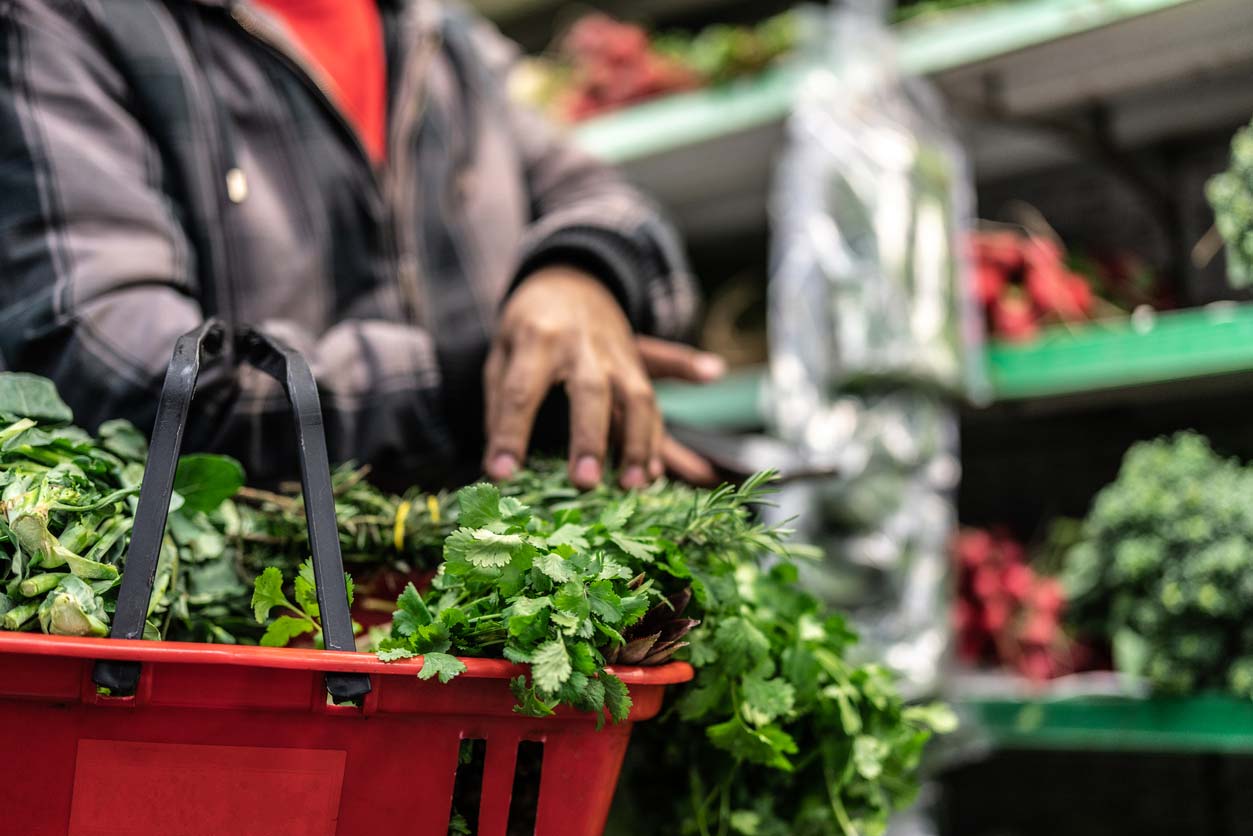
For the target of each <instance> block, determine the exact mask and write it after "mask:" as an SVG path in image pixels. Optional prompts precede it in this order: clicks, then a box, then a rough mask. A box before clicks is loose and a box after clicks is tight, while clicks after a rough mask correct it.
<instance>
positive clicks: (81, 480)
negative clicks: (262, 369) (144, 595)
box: [0, 372, 247, 641]
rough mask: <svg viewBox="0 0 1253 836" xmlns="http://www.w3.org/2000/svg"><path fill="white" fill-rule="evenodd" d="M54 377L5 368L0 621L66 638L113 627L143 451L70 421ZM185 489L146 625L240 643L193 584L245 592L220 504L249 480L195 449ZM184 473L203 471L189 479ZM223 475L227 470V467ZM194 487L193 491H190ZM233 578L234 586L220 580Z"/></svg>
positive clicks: (120, 431)
mask: <svg viewBox="0 0 1253 836" xmlns="http://www.w3.org/2000/svg"><path fill="white" fill-rule="evenodd" d="M71 420H73V416H72V414H71V413H70V410H69V408H68V407H67V406H66V405H65V403H64V402H63V401H62V400H61V398H60V397H59V396H58V395H57V392H56V389H55V387H54V386H53V385H52V383H51V382H50V381H48V380H45V379H43V378H39V377H35V376H33V375H27V374H18V373H11V372H6V373H0V589H2V590H3V598H4V601H5V607H4V613H3V620H0V627H2V628H3V629H6V630H23V629H36V628H37V629H41V630H43V631H45V632H49V633H56V634H62V635H80V636H82V635H92V636H102V635H105V634H106V633H107V632H108V625H109V622H110V614H111V613H112V611H113V609H114V607H115V605H116V599H117V591H118V586H119V584H118V580H119V577H120V573H121V570H122V568H123V564H124V561H125V555H126V551H127V549H128V547H129V545H130V535H131V530H132V528H133V526H134V511H135V507H136V502H137V498H136V497H137V494H138V492H139V483H140V480H141V478H142V476H143V471H144V463H145V459H146V457H147V444H146V442H145V441H144V438H143V435H142V434H141V433H140V432H139V431H138V430H136V429H135V428H134V427H133V426H131V425H130V424H128V423H126V422H125V421H108V422H105V423H104V424H103V425H101V427H100V435H99V438H98V439H95V438H92V437H91V436H90V435H89V434H88V433H86V432H84V431H83V430H81V429H79V428H77V427H74V426H70V425H69V424H68V422H69V421H71ZM179 473H180V474H183V475H182V476H181V477H180V478H181V479H182V484H183V486H184V488H185V489H187V491H188V493H187V496H181V495H179V494H176V495H175V496H174V498H173V501H172V502H171V511H170V517H169V524H168V530H167V536H166V538H165V540H164V542H163V543H162V546H161V553H160V557H159V560H158V564H157V570H156V579H155V582H154V587H153V595H152V598H151V603H150V605H149V611H148V614H149V623H148V625H147V630H146V633H147V634H148V635H150V636H153V637H157V636H160V635H174V636H177V637H180V638H181V637H195V636H204V637H216V638H217V639H218V640H223V641H225V640H234V636H233V635H231V634H230V633H228V632H226V631H225V630H224V628H223V627H222V626H221V625H220V624H219V623H217V622H218V619H217V615H218V614H217V613H215V612H212V611H210V610H209V609H208V608H206V607H205V606H204V605H205V604H206V603H208V601H207V600H206V599H205V598H204V597H203V596H202V595H198V591H199V590H202V589H203V588H205V587H207V586H209V585H210V584H218V585H219V586H222V587H223V588H224V589H225V590H227V593H228V594H229V595H232V596H235V597H236V598H239V597H242V596H245V595H246V594H247V593H246V590H245V587H244V585H243V583H242V582H241V581H240V579H239V577H238V575H237V573H236V572H235V569H234V562H233V559H232V556H231V555H228V554H227V550H226V547H225V543H224V541H223V538H222V535H221V533H220V532H219V531H218V530H217V529H216V528H215V527H214V525H213V524H212V523H211V522H210V521H209V519H208V518H207V517H206V516H205V515H204V514H202V513H198V511H203V510H213V509H214V508H216V506H217V505H218V504H220V503H221V502H222V499H223V498H225V497H226V496H227V495H228V494H229V493H230V492H231V491H233V490H234V489H235V488H236V487H237V486H238V484H239V482H240V481H242V474H241V471H240V469H239V465H238V463H236V462H234V461H232V460H229V459H224V458H222V457H216V456H197V457H194V458H192V459H189V460H187V461H184V462H183V463H182V465H181V466H180V469H179ZM187 474H200V475H199V476H197V477H196V478H195V479H188V478H187ZM226 474H229V476H227V475H226ZM193 488H194V489H193ZM227 578H229V581H230V583H229V584H226V583H225V580H226V579H227Z"/></svg>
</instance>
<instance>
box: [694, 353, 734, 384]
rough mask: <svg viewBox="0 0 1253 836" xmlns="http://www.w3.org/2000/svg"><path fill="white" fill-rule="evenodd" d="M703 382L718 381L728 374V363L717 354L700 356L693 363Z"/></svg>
mask: <svg viewBox="0 0 1253 836" xmlns="http://www.w3.org/2000/svg"><path fill="white" fill-rule="evenodd" d="M692 366H693V368H695V369H696V374H697V375H698V376H699V377H700V379H701V380H717V379H718V378H720V377H722V376H723V375H724V374H726V373H727V361H726V360H723V359H722V358H721V357H719V356H718V355H717V354H709V353H705V354H700V355H697V357H696V358H695V359H694V360H693V361H692Z"/></svg>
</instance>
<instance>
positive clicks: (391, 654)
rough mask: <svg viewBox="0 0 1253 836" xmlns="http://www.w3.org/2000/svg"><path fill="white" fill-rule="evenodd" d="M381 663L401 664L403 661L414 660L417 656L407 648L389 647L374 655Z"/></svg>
mask: <svg viewBox="0 0 1253 836" xmlns="http://www.w3.org/2000/svg"><path fill="white" fill-rule="evenodd" d="M374 655H375V656H377V657H378V660H379V661H380V662H399V661H400V660H401V659H412V658H413V657H414V656H416V655H417V654H416V653H414V652H413V651H412V650H410V649H409V648H407V647H389V648H387V649H385V650H379V651H378V652H377V653H375V654H374Z"/></svg>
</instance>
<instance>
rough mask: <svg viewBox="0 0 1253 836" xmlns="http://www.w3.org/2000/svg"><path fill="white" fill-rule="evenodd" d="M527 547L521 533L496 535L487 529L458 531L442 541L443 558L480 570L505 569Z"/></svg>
mask: <svg viewBox="0 0 1253 836" xmlns="http://www.w3.org/2000/svg"><path fill="white" fill-rule="evenodd" d="M530 548H531V547H530V546H529V545H527V544H526V541H525V540H523V538H522V535H521V534H497V533H496V532H494V531H489V530H488V529H486V528H480V529H477V530H471V529H468V528H459V529H457V530H456V531H454V532H453V533H452V534H450V535H449V536H448V539H447V540H445V541H444V559H445V560H447V561H449V562H456V561H460V562H463V563H468V564H470V565H471V566H476V567H478V568H480V569H499V568H501V567H503V566H508V565H509V562H510V561H511V560H512V559H513V558H514V557H516V556H521V555H523V554H526V553H527V552H529V550H530Z"/></svg>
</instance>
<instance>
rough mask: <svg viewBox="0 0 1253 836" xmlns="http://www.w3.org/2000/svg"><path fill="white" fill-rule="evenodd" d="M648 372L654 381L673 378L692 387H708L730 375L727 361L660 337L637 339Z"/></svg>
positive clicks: (637, 345) (636, 342)
mask: <svg viewBox="0 0 1253 836" xmlns="http://www.w3.org/2000/svg"><path fill="white" fill-rule="evenodd" d="M635 346H636V348H637V349H638V350H639V354H640V360H641V361H642V362H643V364H644V370H645V371H646V372H648V376H649V377H651V378H653V379H654V380H656V379H658V378H665V377H672V378H675V379H677V380H687V381H691V382H692V383H708V382H710V381H711V380H717V379H718V378H720V377H722V376H723V375H724V374H726V371H727V364H726V361H725V360H723V359H722V358H721V357H719V356H718V355H717V354H711V353H710V352H708V351H701V350H699V349H696V348H692V347H691V346H687V345H683V344H682V343H676V342H671V341H669V340H659V339H657V338H656V337H636V338H635Z"/></svg>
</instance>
